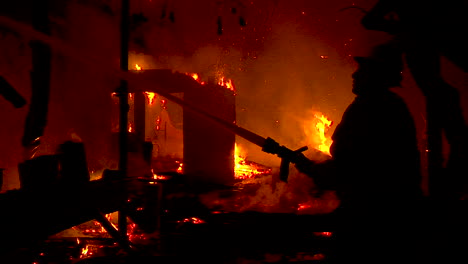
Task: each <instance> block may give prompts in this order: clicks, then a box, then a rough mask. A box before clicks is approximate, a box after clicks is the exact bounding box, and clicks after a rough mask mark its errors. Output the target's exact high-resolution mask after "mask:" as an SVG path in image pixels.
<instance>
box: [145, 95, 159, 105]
mask: <svg viewBox="0 0 468 264" xmlns="http://www.w3.org/2000/svg"><path fill="white" fill-rule="evenodd" d="M145 95H146V98H147V99H148V104H149V105H153V103H154V98H155V97H156V94H155V93H153V92H145Z"/></svg>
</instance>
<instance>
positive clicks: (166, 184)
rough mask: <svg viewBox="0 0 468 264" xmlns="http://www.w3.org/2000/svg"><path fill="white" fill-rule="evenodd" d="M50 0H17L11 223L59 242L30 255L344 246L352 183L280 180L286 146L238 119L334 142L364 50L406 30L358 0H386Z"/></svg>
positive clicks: (302, 257)
mask: <svg viewBox="0 0 468 264" xmlns="http://www.w3.org/2000/svg"><path fill="white" fill-rule="evenodd" d="M33 2H34V5H33ZM37 2H39V1H25V3H19V2H18V3H16V4H12V5H11V6H10V5H9V6H8V7H7V6H6V4H5V7H4V8H0V9H1V11H0V38H1V41H0V47H1V48H2V50H1V51H0V60H1V62H2V63H0V76H2V81H3V79H4V80H5V82H6V83H7V84H8V86H5V85H3V83H4V82H1V83H0V85H2V87H0V92H1V93H2V95H3V96H4V97H5V99H7V100H6V101H4V100H3V98H1V101H0V111H2V114H1V115H0V122H1V123H2V124H3V127H4V128H2V129H1V130H0V147H1V148H2V152H1V153H0V172H2V173H1V175H2V176H3V177H2V180H3V181H0V183H3V186H2V184H0V186H2V188H3V189H2V193H1V195H2V197H1V202H2V205H4V208H5V210H6V211H9V212H13V213H12V215H13V217H12V218H5V219H4V221H3V222H1V223H2V224H3V225H4V226H5V225H6V226H9V227H11V228H10V230H7V231H8V232H4V234H5V236H4V237H7V238H13V237H15V238H20V239H25V240H28V239H30V240H34V241H33V242H37V241H47V243H46V244H45V245H46V246H45V247H46V249H45V250H44V251H42V252H36V250H37V248H34V250H33V251H28V253H30V254H35V253H38V254H36V255H35V256H33V257H30V258H28V260H37V262H39V263H44V264H46V263H49V262H52V261H51V260H50V259H49V260H47V259H46V258H45V257H44V256H47V255H48V256H51V255H53V254H54V252H52V251H53V250H52V249H53V248H54V247H53V246H52V244H54V245H56V244H55V243H59V244H61V247H66V246H65V245H70V247H69V248H68V249H67V250H70V251H73V252H72V253H70V254H68V253H67V254H68V255H67V254H64V255H65V256H67V258H68V257H71V258H72V259H79V260H83V259H86V258H90V259H91V258H92V257H94V256H96V255H99V254H100V255H99V256H101V257H102V256H106V257H110V256H112V255H115V252H118V251H119V250H120V249H124V251H126V252H127V253H128V252H130V251H131V249H129V248H131V246H130V245H129V244H131V243H129V239H128V237H131V238H135V237H138V239H139V241H134V242H135V243H140V244H145V243H147V244H151V242H154V241H156V244H157V246H156V247H155V248H152V249H151V250H154V251H155V252H158V253H161V252H162V253H164V254H166V255H168V256H181V255H184V254H187V253H190V254H193V255H195V256H197V257H200V258H203V257H204V254H205V253H206V252H207V251H206V249H204V246H203V243H197V242H196V241H197V239H198V238H203V242H206V243H208V245H209V246H211V249H210V250H211V251H213V252H219V255H217V254H214V255H215V256H213V258H215V259H216V258H218V259H219V258H223V256H222V254H224V253H226V258H228V259H225V260H226V261H228V260H232V259H236V258H238V257H239V256H241V257H242V258H249V257H250V258H256V259H257V260H258V259H261V261H266V262H275V261H280V260H282V261H286V260H287V261H290V262H295V261H296V262H297V261H321V260H323V259H324V256H325V257H326V256H327V254H328V251H327V249H326V246H327V245H328V244H327V243H330V238H331V239H333V232H329V231H330V230H332V228H333V227H332V226H333V225H332V224H331V223H332V222H333V220H331V219H329V218H327V217H328V215H327V214H328V213H330V211H333V210H334V209H335V208H336V207H337V206H338V204H339V201H338V200H337V198H336V196H334V193H333V192H325V193H320V192H317V190H316V189H315V186H314V183H313V181H312V180H311V179H310V178H307V177H304V175H300V174H299V173H297V172H296V171H295V170H294V169H293V168H292V167H291V175H290V178H289V182H288V184H286V183H284V182H279V181H278V179H277V176H278V174H280V172H279V171H280V159H278V157H276V156H274V155H270V154H267V153H265V152H263V151H262V150H261V148H259V144H252V143H251V142H252V141H255V140H250V141H249V140H246V139H245V138H242V137H239V136H236V135H235V134H234V133H232V131H230V129H229V127H230V128H233V127H234V128H236V129H240V130H242V129H243V131H244V132H246V131H251V134H249V135H250V136H252V134H255V133H258V135H256V136H254V138H255V139H256V140H257V142H258V141H261V140H263V139H264V138H263V137H262V136H259V135H264V136H271V137H272V138H275V139H277V140H278V141H280V142H281V143H282V144H284V145H285V146H288V147H296V146H304V145H307V146H308V147H309V148H310V149H315V150H318V151H308V152H304V153H305V155H306V156H308V157H312V156H313V155H317V156H319V157H320V158H329V147H330V144H331V143H332V142H331V139H330V136H331V134H332V132H333V130H334V128H335V126H334V125H335V124H336V123H338V122H339V120H340V117H341V114H342V112H343V111H344V109H345V107H346V105H347V104H348V103H349V102H350V101H351V100H352V96H353V95H352V92H351V88H350V87H351V85H350V84H351V79H350V74H351V72H352V69H353V66H354V65H353V61H352V57H353V56H354V55H358V54H360V53H364V52H365V51H366V50H367V49H368V48H369V47H371V46H373V45H374V44H376V43H379V42H383V41H386V40H387V39H388V36H383V35H380V34H379V33H376V32H368V31H364V30H363V29H362V28H360V26H359V19H360V18H361V16H362V14H361V13H360V11H359V8H348V9H346V8H347V7H350V6H351V7H352V6H354V5H355V4H356V5H359V6H363V7H370V6H371V5H372V4H373V1H361V2H359V3H351V2H346V1H344V0H336V1H327V2H323V3H312V2H311V1H296V2H294V1H293V2H290V1H289V2H288V1H269V0H255V1H201V2H200V1H158V0H135V1H128V0H123V1H104V0H102V1H81V0H80V1H79V0H67V1H54V0H50V1H44V2H47V3H48V5H46V4H38V3H37ZM371 2H372V3H371ZM22 4H23V5H22ZM1 5H2V7H3V5H4V4H1ZM26 6H28V8H26ZM39 7H40V8H39ZM340 8H345V9H346V10H347V11H346V12H343V11H340ZM29 44H31V46H30V45H29ZM119 66H120V67H119ZM444 67H445V68H444V69H445V70H444V71H445V72H444V74H445V75H446V76H447V77H448V78H451V80H452V81H453V82H454V83H456V84H459V85H460V86H463V85H465V86H466V83H465V82H464V80H460V77H459V76H461V75H460V71H459V69H457V68H455V67H453V65H450V64H449V63H444ZM31 72H32V73H31ZM405 74H406V75H408V73H406V71H405ZM412 81H413V80H412V79H411V78H407V79H406V80H405V86H406V87H407V89H403V90H400V91H398V93H400V94H402V95H403V97H405V99H406V100H407V102H408V105H409V107H410V109H411V111H412V112H413V114H414V116H415V117H416V118H415V120H416V123H417V127H418V132H419V134H418V138H419V139H420V142H421V146H420V148H421V149H422V150H425V149H426V148H425V146H426V145H425V142H426V141H425V140H426V138H425V135H426V132H425V128H426V126H425V125H426V124H425V109H423V106H424V99H421V98H422V96H421V94H419V91H418V90H417V89H415V84H413V83H412ZM4 87H8V88H13V89H14V91H15V92H14V93H10V95H12V94H13V95H14V96H13V97H14V98H16V99H14V98H13V100H12V99H11V98H12V97H11V96H10V97H8V95H5V92H4V91H5V90H4ZM406 87H405V88H406ZM10 90H11V89H10ZM16 92H17V93H16ZM18 95H19V96H18ZM21 97H23V98H25V99H26V101H27V103H26V107H24V106H23V107H21V106H22V105H23V103H22V100H21ZM18 98H19V99H18ZM461 99H462V101H463V105H466V102H465V101H466V96H465V94H464V93H462V94H461ZM9 102H10V103H13V107H12V105H11V104H9ZM177 102H179V103H180V102H182V104H183V106H181V105H180V104H178V103H177ZM187 104H188V105H190V106H194V108H195V109H196V110H195V111H194V109H193V108H191V107H187ZM16 107H18V108H16ZM200 111H201V112H203V113H204V114H201V115H200V113H199V112H200ZM207 116H208V117H207ZM213 120H214V121H213ZM216 120H218V121H220V120H221V122H218V121H216ZM223 122H224V125H222V124H220V123H223ZM25 124H26V125H25ZM226 127H228V129H226ZM6 128H7V129H6ZM231 130H232V129H231ZM252 131H253V132H252ZM254 132H255V133H254ZM244 134H245V133H244ZM250 139H252V137H250ZM37 143H39V144H37ZM317 153H319V154H317ZM31 154H34V155H31ZM444 154H446V153H444ZM319 157H315V158H319ZM424 157H425V156H424V155H423V158H424ZM423 160H424V161H426V160H425V159H423ZM286 165H287V166H288V167H287V169H289V164H288V163H286ZM36 166H37V167H36ZM281 167H282V168H283V169H284V166H281ZM126 176H130V177H126ZM127 178H131V179H127ZM181 179H182V180H181ZM425 179H426V182H425V185H424V187H425V190H426V191H427V190H428V177H427V176H426V178H425ZM127 180H128V182H127ZM194 183H196V184H194ZM88 184H89V185H88ZM213 185H214V186H216V187H217V188H220V189H216V190H215V191H214V192H203V191H206V189H210V190H211V191H212V188H215V187H213ZM200 186H203V188H201V187H200ZM207 186H209V188H207ZM202 190H203V191H202ZM62 200H63V201H64V202H66V204H67V206H66V208H63V206H62V205H61V204H60V201H62ZM57 208H61V209H60V210H58V209H57ZM6 211H5V212H6ZM115 212H119V214H118V216H115V214H113V213H115ZM29 214H33V215H34V216H35V217H36V218H38V220H36V221H33V222H34V223H33V224H32V225H31V223H30V222H31V221H32V220H30V218H28V216H29ZM111 214H113V215H112V218H111V217H110V215H111ZM41 216H42V217H41ZM16 219H21V221H16ZM93 219H94V220H93ZM460 219H464V218H460ZM83 223H84V225H83ZM284 223H287V224H284ZM284 226H288V227H291V228H284ZM70 228H71V229H70ZM319 229H320V230H319ZM16 230H20V231H16ZM63 230H65V231H66V233H67V234H68V235H64V233H59V232H60V231H63ZM155 230H156V231H157V232H156V231H155ZM271 230H275V232H272V233H271V232H270V231H271ZM155 232H156V233H155ZM158 232H159V233H158ZM57 234H59V235H57ZM70 234H71V235H70ZM52 235H55V236H52ZM138 235H141V236H138ZM96 236H98V237H99V238H100V239H102V241H101V242H99V243H97V242H96V241H97V240H96V239H94V238H96ZM204 236H205V237H204ZM92 237H93V238H92ZM205 238H206V239H205ZM230 238H233V239H230ZM234 238H240V239H243V240H244V241H246V242H245V244H236V243H235V242H234V241H236V239H234ZM93 239H94V240H93ZM105 239H109V240H105ZM210 239H211V240H213V241H222V242H223V243H213V242H210ZM91 240H93V241H94V242H95V243H94V244H92V243H90V242H89V241H91ZM104 240H105V242H103V241H104ZM130 240H131V239H130ZM301 240H305V241H306V242H307V243H305V244H301V243H296V241H301ZM57 241H59V242H57ZM109 241H110V242H109ZM148 241H151V242H148ZM285 241H286V242H285ZM291 241H294V243H287V242H291ZM115 242H116V243H117V244H114V243H115ZM317 243H318V244H317ZM320 243H323V244H320ZM12 244H14V243H12ZM19 244H20V245H22V243H19ZM28 245H29V244H28ZM322 246H324V247H325V249H324V248H322ZM19 247H20V246H19ZM47 247H48V248H47ZM311 248H313V249H311ZM41 249H42V248H41ZM47 249H49V250H47ZM106 250H108V251H107V253H106V252H105V251H106ZM114 250H115V251H114ZM26 251H27V249H26ZM286 251H287V252H286ZM31 252H33V253H31ZM97 252H99V254H98V253H97ZM20 253H21V252H20ZM20 253H19V254H17V255H20ZM41 254H42V255H41ZM93 254H94V255H93ZM259 255H261V256H259Z"/></svg>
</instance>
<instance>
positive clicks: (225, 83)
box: [218, 76, 234, 91]
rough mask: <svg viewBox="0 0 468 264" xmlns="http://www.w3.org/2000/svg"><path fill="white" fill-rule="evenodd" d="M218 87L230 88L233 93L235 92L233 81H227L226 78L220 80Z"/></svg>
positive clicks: (222, 77)
mask: <svg viewBox="0 0 468 264" xmlns="http://www.w3.org/2000/svg"><path fill="white" fill-rule="evenodd" d="M218 85H220V86H223V87H226V88H228V89H229V90H231V91H234V84H233V83H232V80H230V79H226V78H225V77H224V76H221V77H220V78H219V80H218Z"/></svg>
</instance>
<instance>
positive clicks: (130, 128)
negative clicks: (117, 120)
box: [128, 123, 133, 133]
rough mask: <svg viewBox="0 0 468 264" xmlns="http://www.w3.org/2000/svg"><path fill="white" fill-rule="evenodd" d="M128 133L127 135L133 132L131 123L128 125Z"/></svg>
mask: <svg viewBox="0 0 468 264" xmlns="http://www.w3.org/2000/svg"><path fill="white" fill-rule="evenodd" d="M128 132H129V133H132V132H133V124H132V123H128Z"/></svg>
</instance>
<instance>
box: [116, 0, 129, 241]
mask: <svg viewBox="0 0 468 264" xmlns="http://www.w3.org/2000/svg"><path fill="white" fill-rule="evenodd" d="M121 9H122V10H121V11H122V12H121V18H120V69H121V70H122V71H124V72H126V71H128V44H129V22H130V21H129V18H130V0H122V6H121ZM118 90H119V91H118V94H119V95H120V107H119V109H120V123H119V170H120V173H121V176H122V177H126V176H127V167H128V166H127V163H128V133H127V125H128V108H129V106H128V83H127V81H126V80H121V81H120V87H119V89H118ZM118 228H119V231H120V234H121V236H122V237H124V238H127V215H126V214H125V212H124V211H123V210H121V211H119V218H118Z"/></svg>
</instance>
